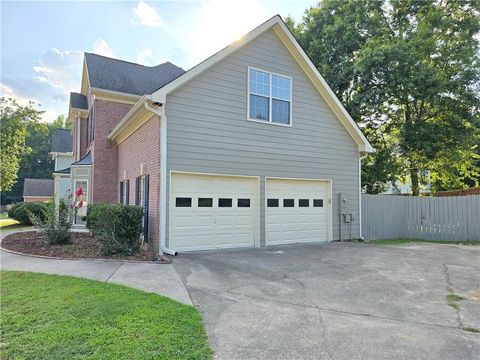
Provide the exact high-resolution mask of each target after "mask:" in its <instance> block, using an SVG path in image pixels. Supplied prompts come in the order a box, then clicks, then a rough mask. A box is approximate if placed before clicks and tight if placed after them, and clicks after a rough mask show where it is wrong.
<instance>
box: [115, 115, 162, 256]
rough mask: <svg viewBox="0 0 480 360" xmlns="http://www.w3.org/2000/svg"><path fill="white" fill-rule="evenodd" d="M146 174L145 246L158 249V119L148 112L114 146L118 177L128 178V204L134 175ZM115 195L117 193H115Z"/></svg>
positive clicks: (132, 190) (132, 194)
mask: <svg viewBox="0 0 480 360" xmlns="http://www.w3.org/2000/svg"><path fill="white" fill-rule="evenodd" d="M141 166H143V169H144V175H147V174H148V175H149V176H150V186H149V204H148V209H149V216H148V224H149V225H148V240H149V246H151V248H152V249H153V250H154V251H155V252H158V246H159V221H160V214H159V197H160V120H159V118H158V116H152V118H150V120H148V121H147V122H146V123H145V124H143V125H142V126H141V127H140V128H139V129H138V130H136V131H135V132H134V133H133V134H132V135H130V136H129V137H128V138H127V139H126V140H125V141H123V142H122V143H121V144H120V145H119V146H118V179H117V184H118V183H119V182H120V181H123V180H130V191H129V193H130V198H129V204H135V178H136V177H138V176H140V175H141ZM116 196H117V199H118V198H119V194H118V192H117V194H116Z"/></svg>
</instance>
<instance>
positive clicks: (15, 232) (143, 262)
mask: <svg viewBox="0 0 480 360" xmlns="http://www.w3.org/2000/svg"><path fill="white" fill-rule="evenodd" d="M29 231H31V230H29ZM22 232H28V231H25V230H23V231H12V232H9V233H7V234H4V233H2V234H1V236H0V251H4V252H6V253H9V254H13V255H18V256H25V257H31V258H37V259H46V260H66V261H69V260H73V261H82V260H86V261H100V262H116V263H127V264H128V263H141V264H151V265H169V264H171V263H162V262H159V261H156V260H149V261H147V260H128V259H110V258H89V257H71V258H70V257H69V258H65V257H55V256H46V255H34V254H25V253H21V252H18V251H14V250H9V249H5V248H4V247H3V246H2V242H3V239H4V238H5V237H7V236H8V235H13V234H17V233H22ZM169 260H170V259H169ZM170 261H171V260H170Z"/></svg>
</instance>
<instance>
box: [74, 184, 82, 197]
mask: <svg viewBox="0 0 480 360" xmlns="http://www.w3.org/2000/svg"><path fill="white" fill-rule="evenodd" d="M75 195H76V196H77V197H79V196H82V195H83V187H81V186H80V187H79V188H78V189H77V190H75Z"/></svg>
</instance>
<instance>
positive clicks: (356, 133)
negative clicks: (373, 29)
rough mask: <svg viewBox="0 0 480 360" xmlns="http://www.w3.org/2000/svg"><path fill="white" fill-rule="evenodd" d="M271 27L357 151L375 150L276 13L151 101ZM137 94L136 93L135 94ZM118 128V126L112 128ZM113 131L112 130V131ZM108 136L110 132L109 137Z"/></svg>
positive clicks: (161, 89) (159, 89) (166, 86)
mask: <svg viewBox="0 0 480 360" xmlns="http://www.w3.org/2000/svg"><path fill="white" fill-rule="evenodd" d="M270 29H272V30H273V31H274V32H275V33H276V34H277V36H278V37H279V38H280V40H281V41H282V42H283V43H284V45H285V46H286V47H287V49H288V50H289V51H290V53H291V54H292V56H293V57H294V58H295V60H296V61H297V62H298V64H299V65H300V66H301V67H302V69H303V71H304V72H305V74H306V75H307V76H308V77H309V78H310V80H311V81H312V83H313V85H314V86H315V87H316V88H317V90H318V91H319V92H320V94H321V95H322V96H323V98H324V99H325V101H326V103H327V104H328V105H329V106H330V108H331V109H332V111H333V112H334V113H335V114H336V115H337V117H338V118H339V120H340V122H341V123H342V124H343V125H344V126H345V128H346V129H347V131H348V132H349V134H350V135H351V136H352V138H353V139H354V140H355V142H356V143H357V144H358V147H359V151H361V152H374V151H375V149H374V148H373V147H372V145H371V144H370V143H369V141H368V140H367V138H366V137H365V135H363V133H362V131H361V130H360V128H359V127H358V125H357V123H356V122H355V121H354V120H353V119H352V117H351V116H350V114H349V113H348V112H347V110H346V109H345V108H344V106H343V105H342V103H341V102H340V100H338V98H337V97H336V95H335V94H334V93H333V91H332V89H330V87H329V86H328V84H327V82H326V81H325V79H324V78H323V77H322V75H320V73H319V72H318V70H317V68H316V67H315V65H313V63H312V61H311V60H310V59H309V57H308V56H307V54H306V53H305V51H304V50H303V49H302V47H301V46H300V44H299V43H298V41H297V40H296V39H295V37H294V36H293V35H292V33H291V32H290V30H289V29H288V28H287V26H286V25H285V23H284V22H283V20H282V18H281V17H280V15H275V16H274V17H272V18H271V19H269V20H267V21H266V22H264V23H263V24H261V25H260V26H258V27H257V28H255V29H254V30H252V31H250V32H249V33H248V34H246V35H245V36H243V37H242V38H240V39H239V40H237V41H235V42H233V43H232V44H230V45H229V46H227V47H226V48H224V49H223V50H220V51H219V52H218V53H216V54H215V55H213V56H211V57H209V58H208V59H206V60H204V61H203V62H201V63H200V64H198V65H196V66H194V67H193V68H191V69H190V70H188V71H187V72H185V73H184V74H183V75H180V76H178V77H177V78H176V79H173V80H172V81H171V82H169V83H167V84H164V85H159V86H158V87H157V90H156V91H155V92H153V93H152V94H151V100H152V101H154V102H159V103H165V99H166V95H167V94H168V93H171V92H172V91H174V90H175V89H178V88H179V87H180V86H182V85H183V84H185V83H186V82H188V81H190V80H192V79H194V78H196V77H197V76H199V75H200V74H202V73H203V72H204V71H206V70H208V69H210V68H211V67H212V66H214V65H216V64H218V63H219V62H220V61H222V60H223V59H224V58H226V57H227V56H229V55H230V54H232V53H233V52H234V51H236V50H238V49H240V48H241V47H243V46H244V45H246V44H248V43H249V42H250V41H252V40H254V39H255V38H257V37H258V36H259V35H261V34H263V33H264V32H265V31H268V30H270ZM144 94H150V93H149V92H144V93H143V94H141V95H144ZM139 95H140V94H139ZM147 100H148V99H146V98H142V99H140V100H139V101H143V102H145V101H147ZM122 122H123V124H126V123H127V122H128V121H122ZM114 130H116V131H118V129H116V128H115V129H114ZM112 132H113V131H112ZM111 136H112V133H110V135H109V137H111Z"/></svg>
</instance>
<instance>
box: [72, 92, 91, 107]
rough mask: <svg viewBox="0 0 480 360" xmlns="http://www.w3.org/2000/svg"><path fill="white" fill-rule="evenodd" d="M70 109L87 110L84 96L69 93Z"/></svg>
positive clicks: (86, 101)
mask: <svg viewBox="0 0 480 360" xmlns="http://www.w3.org/2000/svg"><path fill="white" fill-rule="evenodd" d="M70 108H71V109H81V110H88V100H87V97H86V96H85V95H82V94H79V93H75V92H71V93H70Z"/></svg>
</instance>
